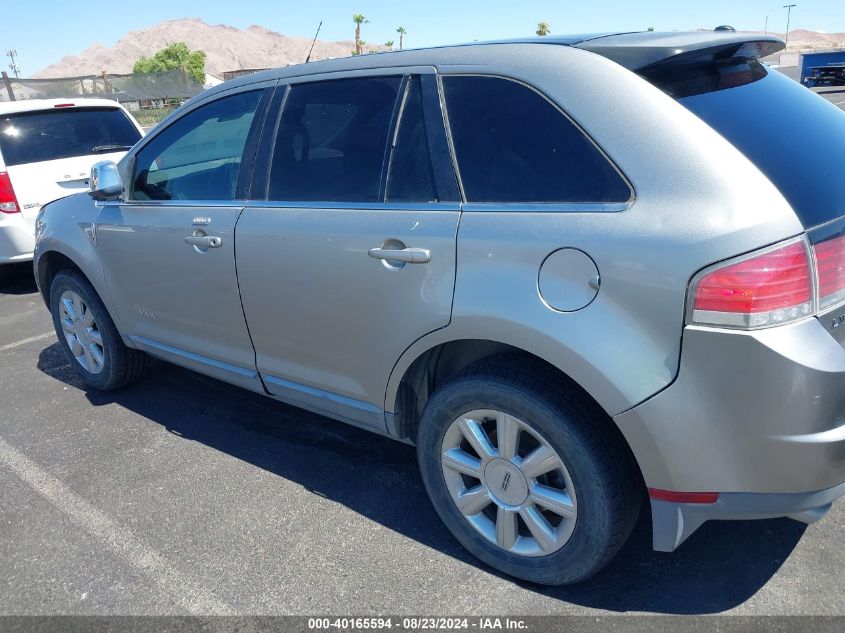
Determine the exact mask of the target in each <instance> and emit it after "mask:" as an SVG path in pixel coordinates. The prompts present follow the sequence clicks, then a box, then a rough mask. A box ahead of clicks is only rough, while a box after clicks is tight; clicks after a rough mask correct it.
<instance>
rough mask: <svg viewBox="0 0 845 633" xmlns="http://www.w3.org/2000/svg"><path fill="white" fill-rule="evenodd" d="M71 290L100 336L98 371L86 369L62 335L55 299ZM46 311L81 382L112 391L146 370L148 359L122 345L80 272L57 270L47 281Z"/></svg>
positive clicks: (92, 290) (91, 288)
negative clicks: (84, 307)
mask: <svg viewBox="0 0 845 633" xmlns="http://www.w3.org/2000/svg"><path fill="white" fill-rule="evenodd" d="M67 290H71V291H73V292H75V293H76V294H78V295H79V296H80V297H82V299H83V301H84V302H85V304H86V306H88V309H89V310H90V311H91V313H92V314H93V316H94V320H95V322H96V324H97V329H98V330H99V333H100V335H101V337H102V340H103V368H102V370H101V371H100V372H99V373H92V372H90V371H87V370H86V369H85V368H84V367H83V366H82V365H81V364H80V363H79V362H78V361H77V360H76V358H75V357H74V355H73V352H71V349H70V346H69V345H68V342H67V339H66V338H65V335H64V332H63V329H62V325H61V320H60V319H61V317H60V309H59V301H60V299H61V296H62V294H63V293H64V292H65V291H67ZM50 312H51V314H52V316H53V327H54V328H55V329H56V336H57V337H58V339H59V344H60V345H61V346H62V349H63V350H64V353H65V356H66V357H67V359H68V362H69V363H70V365H71V367H72V368H73V370H74V371H75V372H76V373H77V374H78V375H79V376H80V377H81V378H82V380H83V381H85V384H86V385H88V386H89V387H91V388H92V389H96V390H98V391H113V390H115V389H120V388H121V387H125V386H127V385H129V384H131V383H133V382H135V381H136V380H139V379H140V378H142V377H143V376H144V374H146V372H147V371H148V369H149V367H150V366H151V365H152V359H151V358H150V357H149V356H147V355H146V354H144V353H143V352H141V351H138V350H135V349H131V348H129V347H126V345H124V343H123V340H122V339H121V338H120V334H119V333H118V331H117V328H116V327H115V325H114V322H113V321H112V319H111V317H110V316H109V313H108V311H107V310H106V307H105V306H104V305H103V302H102V301H101V300H100V297H99V296H98V295H97V292H96V291H95V290H94V287H93V286H92V285H91V283H90V282H89V281H88V280H87V279H86V278H85V277H84V276H83V275H82V274H80V273H78V272H76V271H71V270H62V271H60V272H59V273H58V274H57V275H56V276H55V278H54V279H53V282H52V284H51V285H50Z"/></svg>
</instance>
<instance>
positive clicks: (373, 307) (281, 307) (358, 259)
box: [236, 68, 460, 430]
mask: <svg viewBox="0 0 845 633" xmlns="http://www.w3.org/2000/svg"><path fill="white" fill-rule="evenodd" d="M391 70H392V69H391ZM436 83H437V82H436V77H435V75H434V70H433V69H431V68H418V69H409V70H408V71H405V72H402V71H396V72H394V73H384V72H382V74H381V75H379V74H375V75H374V74H373V73H372V72H369V73H363V74H355V75H351V76H347V77H346V78H344V79H332V80H323V81H319V80H317V81H315V78H314V77H311V78H309V79H308V81H301V80H300V81H298V82H292V83H291V84H290V85H289V86H288V89H287V90H288V92H287V95H286V97H285V101H284V105H283V107H282V108H281V113H280V117H279V119H278V121H277V122H275V125H271V124H270V121H269V118H268V125H267V126H266V128H265V129H269V130H275V131H274V133H273V134H269V135H266V136H267V139H266V140H267V141H268V147H266V148H264V150H259V156H262V154H263V155H265V156H267V159H266V160H267V163H266V165H265V166H266V167H267V169H266V170H264V169H262V168H261V165H260V164H257V165H256V177H257V180H256V182H255V183H254V187H253V191H252V194H253V198H262V199H263V201H254V202H251V203H249V205H248V206H247V208H246V209H245V210H244V213H243V215H242V216H241V219H240V221H239V222H238V228H237V238H236V239H237V253H238V255H237V257H238V280H239V283H240V290H241V297H242V299H243V306H244V312H245V314H246V318H247V322H248V323H249V328H250V333H251V334H252V339H253V342H254V345H255V351H256V360H257V366H258V370H259V372H260V373H261V376H262V378H263V379H264V383H265V385H266V386H267V389H269V390H270V391H271V392H272V393H273V394H274V395H276V396H278V397H279V398H281V399H284V400H286V401H288V402H291V403H294V404H296V405H298V406H302V407H305V408H309V409H311V410H314V411H318V412H321V413H326V414H329V415H332V416H334V417H337V418H341V419H345V420H346V421H348V422H351V423H353V424H358V425H362V426H366V427H371V428H375V429H377V430H384V409H383V406H384V397H385V387H386V385H387V382H388V378H389V375H390V372H391V370H392V368H393V366H394V364H395V362H396V360H397V359H398V358H399V357H400V356H401V354H402V352H403V351H404V350H405V349H406V348H407V347H408V346H409V345H410V344H411V343H413V342H414V341H415V340H417V339H418V338H420V337H421V336H423V335H425V334H427V333H428V332H431V331H433V330H436V329H438V328H442V327H444V326H446V325H447V324H448V323H449V319H450V314H451V305H452V293H453V288H454V279H455V243H456V233H457V228H458V219H459V214H460V204H459V202H458V192H457V187H456V183H455V177H454V174H453V171H452V167H451V164H450V162H449V158H448V149H447V146H446V135H445V129H444V124H443V116H442V112H441V109H440V101H439V97H438V91H437V85H436ZM263 141H264V139H262V142H263ZM262 175H264V176H262Z"/></svg>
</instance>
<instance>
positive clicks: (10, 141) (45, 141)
mask: <svg viewBox="0 0 845 633" xmlns="http://www.w3.org/2000/svg"><path fill="white" fill-rule="evenodd" d="M140 138H141V133H140V132H138V128H136V127H135V126H134V125H133V124H132V122H131V121H130V120H129V118H128V117H127V115H126V113H125V112H124V111H123V110H121V109H119V108H109V107H105V108H55V109H53V110H43V111H37V112H19V113H14V114H3V115H0V152H1V153H2V154H3V160H4V162H5V163H6V165H7V166H9V167H12V166H14V165H24V164H27V163H40V162H43V161H48V160H56V159H60V158H72V157H75V156H88V155H91V154H105V153H108V152H119V151H126V150H128V149H129V148H130V147H132V146H133V145H134V144H135V143H136V142H137V141H138V139H140Z"/></svg>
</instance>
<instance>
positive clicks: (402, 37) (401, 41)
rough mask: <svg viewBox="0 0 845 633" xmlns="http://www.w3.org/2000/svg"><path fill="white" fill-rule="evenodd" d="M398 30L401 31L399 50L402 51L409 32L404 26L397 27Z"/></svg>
mask: <svg viewBox="0 0 845 633" xmlns="http://www.w3.org/2000/svg"><path fill="white" fill-rule="evenodd" d="M396 32H397V33H399V50H400V51H401V50H402V45H403V43H404V41H405V35H406V34H407V33H408V31H406V30H405V27H404V26H400V27H399V28H398V29H396Z"/></svg>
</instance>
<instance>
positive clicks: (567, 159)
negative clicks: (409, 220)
mask: <svg viewBox="0 0 845 633" xmlns="http://www.w3.org/2000/svg"><path fill="white" fill-rule="evenodd" d="M443 88H444V91H445V97H446V106H447V110H448V113H449V126H450V128H451V131H452V139H453V142H454V145H455V154H456V157H457V161H458V169H459V172H460V175H461V180H462V182H463V187H464V193H465V195H466V199H467V202H503V203H515V202H524V203H533V202H538V203H555V202H557V203H589V202H593V203H596V202H599V203H601V202H627V201H628V200H629V199H630V198H631V189H630V187H629V186H628V184H627V183H626V182H625V180H624V179H623V178H622V176H621V175H620V174H619V172H618V171H617V170H616V169H615V168H614V166H613V165H612V164H611V163H610V162H609V161H608V159H607V158H606V157H605V156H604V154H602V152H601V151H600V150H599V149H598V148H597V147H596V146H595V145H594V144H593V142H592V141H591V140H590V139H589V138H588V137H587V136H586V135H585V134H584V133H583V132H582V131H581V130H580V129H579V128H578V127H577V126H576V125H575V124H574V123H573V122H572V121H570V120H569V118H568V117H566V115H564V114H563V113H562V112H561V111H560V110H559V109H558V108H557V107H556V106H555V105H553V104H552V103H551V102H550V101H549V100H548V99H546V98H545V97H544V96H542V95H541V94H539V93H538V92H536V91H535V90H533V89H531V88H529V87H528V86H525V85H523V84H520V83H517V82H515V81H511V80H508V79H502V78H497V77H476V76H453V77H444V78H443Z"/></svg>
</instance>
